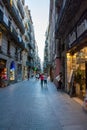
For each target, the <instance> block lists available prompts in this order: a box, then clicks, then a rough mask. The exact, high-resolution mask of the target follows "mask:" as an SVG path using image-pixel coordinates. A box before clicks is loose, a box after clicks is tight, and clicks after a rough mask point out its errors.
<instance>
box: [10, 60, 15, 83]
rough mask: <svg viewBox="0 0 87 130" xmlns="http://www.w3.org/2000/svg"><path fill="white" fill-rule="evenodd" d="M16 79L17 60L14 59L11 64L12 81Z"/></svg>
mask: <svg viewBox="0 0 87 130" xmlns="http://www.w3.org/2000/svg"><path fill="white" fill-rule="evenodd" d="M13 81H15V62H14V61H12V62H11V64H10V82H13Z"/></svg>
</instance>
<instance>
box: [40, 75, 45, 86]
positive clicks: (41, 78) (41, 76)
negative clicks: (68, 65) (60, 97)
mask: <svg viewBox="0 0 87 130" xmlns="http://www.w3.org/2000/svg"><path fill="white" fill-rule="evenodd" d="M40 80H41V87H43V81H44V76H43V74H41V75H40Z"/></svg>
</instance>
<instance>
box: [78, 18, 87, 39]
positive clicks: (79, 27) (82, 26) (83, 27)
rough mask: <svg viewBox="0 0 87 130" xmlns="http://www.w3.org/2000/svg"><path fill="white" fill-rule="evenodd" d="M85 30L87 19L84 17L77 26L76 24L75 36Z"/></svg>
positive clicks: (86, 28)
mask: <svg viewBox="0 0 87 130" xmlns="http://www.w3.org/2000/svg"><path fill="white" fill-rule="evenodd" d="M86 30H87V20H86V19H84V21H83V22H82V23H81V24H80V25H79V26H77V37H79V36H80V35H81V34H82V33H84V32H85V31H86Z"/></svg>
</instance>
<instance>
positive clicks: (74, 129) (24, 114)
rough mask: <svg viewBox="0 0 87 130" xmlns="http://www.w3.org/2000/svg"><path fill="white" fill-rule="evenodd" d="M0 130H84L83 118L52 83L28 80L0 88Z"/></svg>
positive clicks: (86, 118) (86, 117)
mask: <svg viewBox="0 0 87 130" xmlns="http://www.w3.org/2000/svg"><path fill="white" fill-rule="evenodd" d="M0 130H87V114H86V113H85V112H84V111H83V110H82V106H81V105H80V104H78V103H77V102H76V101H75V100H73V99H72V98H70V97H69V96H68V95H67V94H65V93H63V92H58V91H57V90H56V87H55V86H54V85H53V84H52V83H50V82H48V85H47V87H46V86H43V88H41V86H40V81H38V80H35V79H30V80H29V81H23V82H19V83H17V84H13V85H10V86H8V87H5V88H0Z"/></svg>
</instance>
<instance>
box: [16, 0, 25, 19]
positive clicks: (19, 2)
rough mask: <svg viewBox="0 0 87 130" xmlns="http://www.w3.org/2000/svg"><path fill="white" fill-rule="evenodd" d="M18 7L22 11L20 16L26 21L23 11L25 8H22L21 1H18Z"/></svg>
mask: <svg viewBox="0 0 87 130" xmlns="http://www.w3.org/2000/svg"><path fill="white" fill-rule="evenodd" d="M17 6H18V8H19V11H20V14H21V16H22V18H23V19H24V11H23V6H22V4H21V1H20V0H18V1H17Z"/></svg>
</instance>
